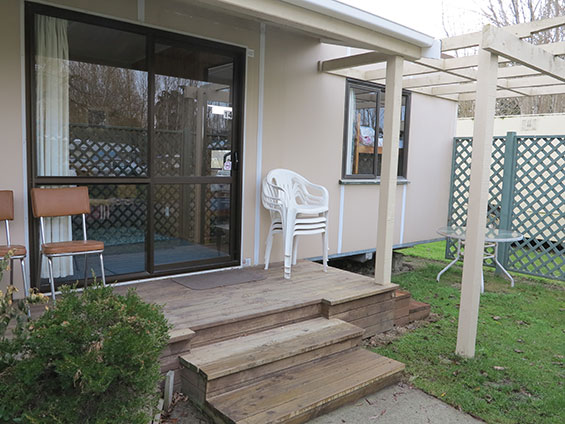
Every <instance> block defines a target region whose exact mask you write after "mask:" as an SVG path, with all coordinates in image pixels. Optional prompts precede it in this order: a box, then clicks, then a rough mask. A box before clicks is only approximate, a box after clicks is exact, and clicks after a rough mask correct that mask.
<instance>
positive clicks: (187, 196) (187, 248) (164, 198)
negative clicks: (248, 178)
mask: <svg viewBox="0 0 565 424" xmlns="http://www.w3.org/2000/svg"><path fill="white" fill-rule="evenodd" d="M230 214H231V208H230V185H229V184H166V185H165V184H163V185H157V186H155V207H154V216H155V238H154V240H155V264H156V265H163V264H171V263H179V262H189V261H197V260H203V259H214V258H219V257H222V256H224V257H226V256H229V252H230V249H229V248H230V242H229V240H230Z"/></svg>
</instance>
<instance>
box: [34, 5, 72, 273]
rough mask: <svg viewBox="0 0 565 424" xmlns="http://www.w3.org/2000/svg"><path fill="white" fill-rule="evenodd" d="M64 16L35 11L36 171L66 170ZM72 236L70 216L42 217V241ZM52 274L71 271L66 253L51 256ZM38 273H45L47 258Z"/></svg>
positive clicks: (66, 44) (41, 173)
mask: <svg viewBox="0 0 565 424" xmlns="http://www.w3.org/2000/svg"><path fill="white" fill-rule="evenodd" d="M67 26H68V23H67V21H66V20H63V19H57V18H52V17H49V16H41V15H36V17H35V29H36V56H35V64H36V66H35V69H36V71H35V79H36V140H37V141H36V142H37V175H38V176H68V175H70V172H69V64H68V61H69V42H68V39H67ZM71 239H72V229H71V218H70V217H61V218H52V219H46V220H45V241H46V242H47V243H49V242H56V241H66V240H71ZM53 266H54V275H55V277H64V276H67V275H72V274H73V264H72V259H71V258H70V257H66V258H57V259H55V260H54V263H53ZM41 269H42V272H41V276H42V277H47V276H48V273H47V272H48V269H47V262H46V261H45V260H44V261H43V264H42V268H41Z"/></svg>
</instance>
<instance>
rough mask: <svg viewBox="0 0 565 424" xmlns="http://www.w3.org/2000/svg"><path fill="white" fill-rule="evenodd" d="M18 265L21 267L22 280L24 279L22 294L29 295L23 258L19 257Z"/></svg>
mask: <svg viewBox="0 0 565 424" xmlns="http://www.w3.org/2000/svg"><path fill="white" fill-rule="evenodd" d="M20 265H21V267H22V280H23V281H24V295H25V297H29V281H27V275H26V263H25V258H21V259H20Z"/></svg>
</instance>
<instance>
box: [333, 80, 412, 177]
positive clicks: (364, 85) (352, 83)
mask: <svg viewBox="0 0 565 424" xmlns="http://www.w3.org/2000/svg"><path fill="white" fill-rule="evenodd" d="M355 87H359V88H361V89H364V90H367V91H376V92H377V96H376V101H375V109H376V111H377V113H376V128H375V142H376V143H377V144H378V129H379V127H380V125H381V122H380V113H379V105H380V102H381V98H382V95H383V93H385V91H386V86H385V85H383V84H377V83H373V82H368V81H363V80H358V79H354V78H346V83H345V102H344V105H345V106H344V120H343V151H342V170H341V178H342V180H343V181H344V182H354V181H358V180H372V181H375V182H379V181H380V179H381V176H380V172H379V171H380V170H379V169H378V153H373V169H374V171H375V172H374V173H371V174H348V173H347V161H348V160H349V158H348V154H347V149H348V145H349V143H350V140H349V139H348V132H349V125H350V123H349V115H350V111H349V107H350V104H349V97H350V95H349V93H350V91H351V89H352V88H355ZM411 94H412V93H411V92H410V91H407V90H402V97H403V98H405V99H406V102H405V111H404V139H403V148H402V150H403V152H402V167H399V170H398V172H397V177H398V178H399V179H402V180H405V179H407V178H408V172H407V165H408V147H409V133H410V112H411V101H412V96H411ZM399 159H400V156H399ZM399 162H400V160H399Z"/></svg>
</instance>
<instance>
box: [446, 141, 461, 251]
mask: <svg viewBox="0 0 565 424" xmlns="http://www.w3.org/2000/svg"><path fill="white" fill-rule="evenodd" d="M458 140H459V138H457V137H453V150H452V152H451V179H450V181H449V206H448V208H447V225H453V224H456V223H455V222H453V220H452V215H453V196H454V192H455V187H454V186H455V167H456V166H457V141H458ZM445 257H446V258H447V259H449V258H453V255H452V254H451V249H450V239H446V240H445Z"/></svg>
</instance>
